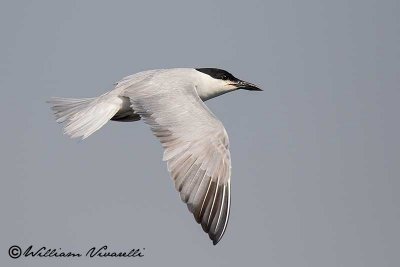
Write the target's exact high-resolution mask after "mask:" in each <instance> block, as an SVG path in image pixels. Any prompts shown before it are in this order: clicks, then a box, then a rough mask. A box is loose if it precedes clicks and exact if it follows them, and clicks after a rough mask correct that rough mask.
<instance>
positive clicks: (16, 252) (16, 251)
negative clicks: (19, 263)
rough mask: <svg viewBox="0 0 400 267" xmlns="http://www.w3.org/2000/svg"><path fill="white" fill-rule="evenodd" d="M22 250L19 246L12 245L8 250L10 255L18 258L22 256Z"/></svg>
mask: <svg viewBox="0 0 400 267" xmlns="http://www.w3.org/2000/svg"><path fill="white" fill-rule="evenodd" d="M21 253H22V250H21V248H20V247H18V246H11V247H10V248H9V250H8V255H10V257H11V258H13V259H17V258H19V257H20V256H21Z"/></svg>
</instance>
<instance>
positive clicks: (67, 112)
mask: <svg viewBox="0 0 400 267" xmlns="http://www.w3.org/2000/svg"><path fill="white" fill-rule="evenodd" d="M48 103H50V104H51V105H52V107H51V109H52V110H53V111H54V115H55V117H56V120H57V122H59V123H64V122H65V126H64V134H66V135H68V136H70V137H71V138H82V139H85V138H86V137H88V136H89V135H91V134H92V133H94V132H95V131H97V130H98V129H100V128H101V127H102V126H103V125H104V124H106V123H107V122H108V121H109V120H110V119H111V118H112V117H113V116H114V115H115V114H116V113H117V112H118V110H119V109H120V107H121V103H122V100H121V99H120V98H119V97H118V96H115V95H111V94H110V93H106V94H104V95H101V96H99V97H94V98H82V99H75V98H61V97H53V98H51V100H49V101H48Z"/></svg>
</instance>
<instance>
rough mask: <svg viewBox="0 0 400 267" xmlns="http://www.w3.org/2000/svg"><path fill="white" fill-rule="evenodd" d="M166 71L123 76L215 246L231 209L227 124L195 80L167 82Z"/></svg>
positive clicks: (182, 192)
mask: <svg viewBox="0 0 400 267" xmlns="http://www.w3.org/2000/svg"><path fill="white" fill-rule="evenodd" d="M162 76H163V73H162V72H160V73H159V74H158V75H150V76H149V77H148V78H143V79H140V82H138V83H131V82H129V81H128V80H123V83H121V84H122V85H123V84H128V85H129V86H128V87H127V88H126V89H125V90H124V92H123V95H124V96H126V97H129V98H130V101H131V103H132V108H133V110H135V113H137V114H138V115H140V116H141V117H142V119H143V120H144V121H145V122H146V123H147V124H148V125H149V126H150V128H151V130H152V131H153V133H154V135H155V136H156V137H157V138H158V139H159V140H160V142H161V144H162V146H163V148H164V155H163V160H164V161H167V167H168V171H169V172H170V173H171V176H172V179H173V181H174V182H175V187H176V189H177V190H178V191H179V192H180V196H181V199H182V201H183V202H185V203H187V206H188V209H189V211H190V212H191V213H192V214H193V216H194V218H195V220H196V221H197V222H198V223H200V224H201V226H202V228H203V230H204V231H205V232H206V233H208V234H209V237H210V238H211V239H212V241H213V243H214V245H215V244H217V243H218V242H219V241H220V240H221V238H222V236H223V234H224V232H225V229H226V225H227V223H228V219H229V209H230V176H231V160H230V153H229V140H228V135H227V133H226V131H225V128H224V127H223V125H222V123H221V122H220V121H219V120H218V119H217V118H216V117H215V116H214V114H212V113H211V111H210V110H209V109H208V108H207V107H206V106H205V104H204V103H203V102H202V101H201V99H200V98H199V96H198V95H197V92H196V90H195V87H194V86H193V85H191V84H173V85H166V84H165V83H163V81H165V80H162V78H163V77H162Z"/></svg>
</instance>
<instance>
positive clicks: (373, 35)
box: [0, 0, 400, 267]
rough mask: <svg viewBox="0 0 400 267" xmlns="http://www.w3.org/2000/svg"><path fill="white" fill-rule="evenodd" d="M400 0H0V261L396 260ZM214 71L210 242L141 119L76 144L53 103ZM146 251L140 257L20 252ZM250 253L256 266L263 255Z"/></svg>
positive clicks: (271, 262)
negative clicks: (214, 207)
mask: <svg viewBox="0 0 400 267" xmlns="http://www.w3.org/2000/svg"><path fill="white" fill-rule="evenodd" d="M399 14H400V2H399V1H398V0H393V1H389V0H387V1H370V0H359V1H356V0H353V1H342V0H338V1H313V0H305V1H294V0H293V1H287V0H283V1H282V0H279V1H241V2H239V1H223V2H222V1H221V2H216V1H195V2H194V1H193V2H192V1H159V2H151V1H146V2H145V1H141V3H139V2H137V3H134V1H107V2H104V1H34V2H33V1H32V2H31V1H1V3H0V36H1V42H0V88H1V98H0V99H1V100H0V101H1V105H0V109H1V114H2V129H1V139H0V142H1V161H0V162H1V181H2V183H1V184H2V185H1V187H0V208H1V225H0V226H1V227H0V237H1V238H0V240H1V241H0V265H1V266H110V265H114V266H115V265H117V266H160V265H161V264H162V265H167V266H181V265H185V266H192V267H195V266H243V265H245V264H251V265H255V266H261V265H262V266H271V267H272V266H297V267H300V266H318V267H319V266H332V267H333V266H351V267H355V266H374V267H375V266H400V259H399V247H400V230H399V225H400V196H399V193H398V190H399V188H400V181H399V176H400V164H399V159H400V152H399V151H400V147H399V146H400V145H399V144H400V142H399V136H400V126H399V115H400V107H399V100H400V86H399V84H400V45H399V44H400V16H399ZM169 67H220V68H223V69H226V70H228V71H230V72H232V73H233V74H234V75H236V76H237V77H239V78H242V79H244V80H248V81H251V82H253V83H256V84H258V85H260V86H261V87H262V88H263V89H264V90H265V91H264V92H262V93H254V92H245V91H243V92H235V93H231V94H228V95H224V96H222V97H220V98H217V99H214V100H211V101H209V102H208V103H207V105H208V106H209V107H210V108H211V110H212V111H213V112H214V113H215V114H216V115H217V116H218V118H219V119H220V120H221V121H222V122H223V123H224V125H225V127H226V129H227V131H228V134H229V137H230V142H231V153H232V164H233V169H232V209H231V217H230V222H229V225H228V229H227V232H226V234H225V236H224V238H223V239H222V241H221V242H220V243H219V244H218V245H217V246H213V245H212V244H211V241H210V240H209V239H208V237H207V235H206V234H204V233H203V232H202V230H201V227H200V226H199V225H197V224H196V223H195V221H194V220H193V218H192V216H191V215H190V213H189V212H188V211H187V208H186V206H185V205H184V204H183V203H181V201H180V198H179V195H178V194H177V193H176V192H175V189H174V186H173V183H172V182H171V179H170V178H169V175H168V173H167V170H166V166H165V164H164V163H163V162H162V161H161V155H162V152H161V146H160V144H159V143H158V141H157V140H156V139H155V138H154V137H153V136H152V135H151V134H150V130H149V129H148V127H147V126H146V125H145V124H143V123H117V122H111V123H109V124H107V125H106V126H105V127H104V128H103V129H101V130H100V131H99V132H97V133H96V134H94V135H93V136H91V137H90V138H88V139H87V140H85V141H84V142H76V141H74V140H69V139H68V138H67V137H65V136H63V135H62V131H61V126H60V125H58V124H57V123H56V122H55V121H54V119H53V117H52V114H51V111H50V110H49V107H48V105H47V104H46V103H45V101H46V100H47V99H48V98H49V97H51V96H64V97H92V96H97V95H100V94H102V93H103V92H105V91H107V90H110V89H112V87H113V86H112V84H113V82H115V81H117V80H119V79H120V78H122V77H123V76H126V75H128V74H132V73H135V72H138V71H141V70H147V69H154V68H169ZM31 244H32V245H34V247H36V248H39V247H40V246H47V247H50V248H62V249H63V251H78V252H79V251H81V252H82V251H86V250H87V249H89V248H90V247H92V246H102V245H104V244H106V245H109V246H110V248H111V250H117V251H119V250H130V249H131V248H137V247H139V248H142V247H145V248H146V250H145V257H144V258H141V259H137V258H134V259H132V258H129V259H86V258H80V259H48V258H47V259H43V258H34V259H32V258H28V259H26V258H20V259H17V260H13V259H11V258H10V257H9V256H8V255H7V251H8V248H9V247H10V246H11V245H20V246H21V247H22V248H23V249H25V248H26V247H28V246H29V245H31ZM256 264H257V265H256Z"/></svg>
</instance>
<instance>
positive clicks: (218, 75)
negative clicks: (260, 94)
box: [196, 68, 262, 91]
mask: <svg viewBox="0 0 400 267" xmlns="http://www.w3.org/2000/svg"><path fill="white" fill-rule="evenodd" d="M196 70H197V71H200V72H203V73H205V74H207V75H210V76H211V77H213V78H214V79H218V80H226V81H231V82H233V83H231V84H232V85H235V86H236V87H237V89H244V90H249V91H262V89H261V88H259V87H258V86H256V85H254V84H252V83H249V82H245V81H242V80H240V79H238V78H236V77H235V76H233V75H232V74H230V73H229V72H227V71H226V70H221V69H216V68H200V69H196Z"/></svg>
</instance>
